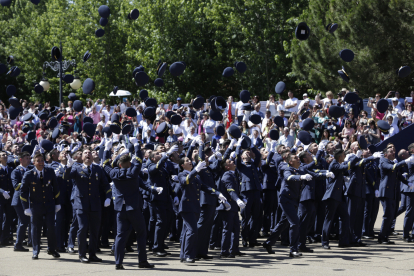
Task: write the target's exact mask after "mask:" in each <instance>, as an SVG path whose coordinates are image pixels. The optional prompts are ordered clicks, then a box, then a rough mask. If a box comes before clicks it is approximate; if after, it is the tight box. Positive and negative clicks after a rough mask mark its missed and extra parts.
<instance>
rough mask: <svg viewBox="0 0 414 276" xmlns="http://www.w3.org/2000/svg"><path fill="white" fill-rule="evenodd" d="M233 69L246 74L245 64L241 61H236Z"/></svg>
mask: <svg viewBox="0 0 414 276" xmlns="http://www.w3.org/2000/svg"><path fill="white" fill-rule="evenodd" d="M235 67H236V70H237V71H239V73H244V72H246V69H247V66H246V63H244V62H243V61H236V62H235Z"/></svg>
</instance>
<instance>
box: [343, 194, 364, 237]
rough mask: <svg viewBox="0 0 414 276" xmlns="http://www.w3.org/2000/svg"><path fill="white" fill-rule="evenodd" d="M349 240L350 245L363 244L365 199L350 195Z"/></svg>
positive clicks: (348, 200)
mask: <svg viewBox="0 0 414 276" xmlns="http://www.w3.org/2000/svg"><path fill="white" fill-rule="evenodd" d="M346 200H347V203H348V214H349V217H350V218H352V219H350V220H349V230H350V233H349V234H350V235H349V240H350V243H356V242H357V243H359V242H361V236H362V224H363V222H364V199H363V198H362V197H359V196H354V195H348V196H347V199H346Z"/></svg>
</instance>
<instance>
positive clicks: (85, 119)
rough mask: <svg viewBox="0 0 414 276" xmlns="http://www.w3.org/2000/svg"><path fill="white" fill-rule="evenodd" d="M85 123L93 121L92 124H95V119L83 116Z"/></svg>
mask: <svg viewBox="0 0 414 276" xmlns="http://www.w3.org/2000/svg"><path fill="white" fill-rule="evenodd" d="M83 123H84V124H85V123H91V124H93V119H92V118H91V117H87V116H85V117H83Z"/></svg>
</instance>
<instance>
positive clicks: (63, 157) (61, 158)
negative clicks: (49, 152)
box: [59, 150, 68, 162]
mask: <svg viewBox="0 0 414 276" xmlns="http://www.w3.org/2000/svg"><path fill="white" fill-rule="evenodd" d="M67 154H68V153H67V151H65V150H62V151H61V152H60V153H59V161H60V162H66V161H67V157H66V156H67Z"/></svg>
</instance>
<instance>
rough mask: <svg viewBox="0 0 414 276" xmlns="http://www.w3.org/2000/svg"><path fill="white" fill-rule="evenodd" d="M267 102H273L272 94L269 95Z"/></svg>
mask: <svg viewBox="0 0 414 276" xmlns="http://www.w3.org/2000/svg"><path fill="white" fill-rule="evenodd" d="M269 101H271V102H274V101H275V96H274V95H273V94H270V95H269Z"/></svg>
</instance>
